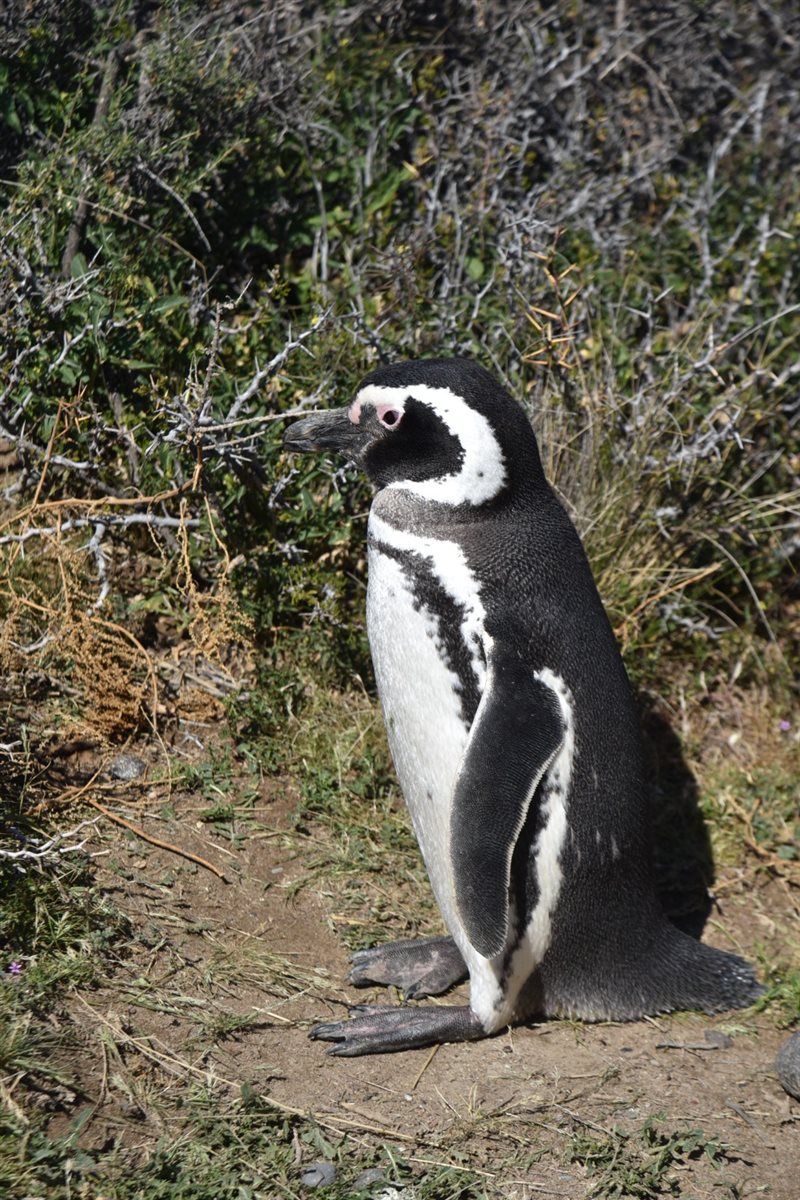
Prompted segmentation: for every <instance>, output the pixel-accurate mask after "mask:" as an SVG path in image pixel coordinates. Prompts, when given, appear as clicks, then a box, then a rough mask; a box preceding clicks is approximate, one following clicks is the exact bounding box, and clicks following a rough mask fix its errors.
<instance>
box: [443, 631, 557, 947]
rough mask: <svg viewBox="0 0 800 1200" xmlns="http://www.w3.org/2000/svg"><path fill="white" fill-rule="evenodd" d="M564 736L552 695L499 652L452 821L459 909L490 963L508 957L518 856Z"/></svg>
mask: <svg viewBox="0 0 800 1200" xmlns="http://www.w3.org/2000/svg"><path fill="white" fill-rule="evenodd" d="M564 735H565V728H564V721H563V717H562V713H561V707H560V705H559V701H558V698H557V697H556V695H555V693H554V692H553V690H552V688H550V687H549V686H548V685H547V684H546V683H545V682H543V680H542V679H541V678H537V676H536V674H535V672H534V670H533V668H532V667H531V666H530V664H526V663H524V662H521V661H520V660H519V659H518V658H516V657H514V656H513V655H511V654H509V653H503V652H502V651H497V650H493V651H492V653H491V654H490V656H489V662H488V671H487V678H486V686H485V688H484V691H483V696H482V697H481V702H480V704H479V706H478V711H477V712H476V714H475V720H474V721H473V724H472V728H471V730H470V735H469V741H468V742H467V747H466V750H465V751H464V758H463V760H462V762H461V768H460V770H459V773H458V778H457V779H456V785H455V793H454V796H453V805H452V809H451V814H450V847H451V849H450V854H451V861H452V865H453V879H454V884H455V894H456V902H457V904H458V909H459V912H460V914H461V918H462V920H463V922H464V928H465V930H466V933H467V936H468V937H469V940H470V942H471V943H472V945H473V946H474V947H475V949H476V950H477V951H478V953H479V954H483V955H484V956H485V957H486V958H493V957H495V956H496V955H498V954H502V953H503V951H504V950H505V946H506V938H507V934H508V888H509V880H510V875H511V856H512V854H513V852H514V846H515V845H516V842H517V838H518V837H519V834H520V831H521V830H522V827H523V825H524V823H525V819H526V817H527V815H528V810H529V808H530V805H531V801H532V800H533V797H534V793H535V792H536V789H537V787H538V786H539V783H540V781H541V779H542V776H543V775H544V773H545V771H546V770H547V768H548V767H549V765H550V763H551V762H552V761H553V759H554V757H555V755H556V754H557V753H558V751H559V749H560V747H561V745H562V742H563V740H564Z"/></svg>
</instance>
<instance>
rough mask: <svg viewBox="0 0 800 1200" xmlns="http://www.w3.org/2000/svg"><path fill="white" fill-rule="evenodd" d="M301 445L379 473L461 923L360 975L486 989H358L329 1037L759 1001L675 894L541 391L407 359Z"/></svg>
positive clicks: (390, 696) (404, 985) (387, 697)
mask: <svg viewBox="0 0 800 1200" xmlns="http://www.w3.org/2000/svg"><path fill="white" fill-rule="evenodd" d="M284 446H285V448H287V449H288V450H290V451H299V452H320V451H334V452H338V453H341V454H343V455H345V456H346V457H347V458H348V459H350V460H352V461H354V462H355V463H356V464H358V465H359V466H360V467H361V468H362V469H363V470H364V471H365V472H366V474H367V476H368V477H369V479H370V480H371V482H372V485H373V487H374V498H373V501H372V505H371V509H370V513H369V520H368V527H367V540H368V588H367V633H368V637H369V644H370V651H371V655H372V660H373V664H374V669H375V678H376V682H377V690H378V696H379V698H380V702H381V706H382V709H383V716H384V720H385V724H386V730H387V735H388V741H389V747H390V750H391V754H392V758H393V761H394V766H395V770H396V773H397V777H398V780H399V783H400V787H401V790H402V792H403V796H404V798H405V801H406V804H407V806H408V809H409V812H410V816H411V821H412V824H413V827H414V832H415V834H416V837H417V840H418V842H419V846H420V850H421V852H422V857H423V859H424V861H425V866H426V869H427V872H428V876H429V879H430V883H431V886H432V889H433V892H434V896H435V899H436V902H437V904H438V907H439V909H440V912H441V915H442V919H443V921H444V924H445V927H446V929H447V931H448V936H447V937H439V938H429V939H424V940H421V941H401V942H397V943H394V944H390V945H387V946H377V947H375V948H372V949H368V950H362V951H360V952H358V953H357V954H355V955H354V958H353V965H352V974H351V982H352V983H353V984H354V985H355V986H357V987H366V986H374V985H386V986H390V985H394V986H396V987H399V988H401V989H402V990H403V992H404V994H405V997H406V999H419V998H422V997H424V996H432V995H439V994H441V993H443V992H445V991H447V990H448V989H449V988H450V987H452V986H453V985H454V984H455V983H458V982H460V981H462V980H465V979H468V980H469V1005H468V1006H466V1005H458V1006H442V1005H437V1006H432V1005H431V1006H417V1005H414V1006H407V1005H406V1006H399V1007H398V1006H390V1005H367V1006H363V1005H362V1006H354V1008H353V1010H352V1011H353V1012H354V1014H355V1015H354V1016H352V1017H351V1018H349V1019H347V1020H344V1021H336V1022H329V1023H324V1024H320V1025H317V1026H315V1027H314V1028H313V1029H312V1031H311V1035H310V1036H311V1037H313V1038H317V1039H320V1040H323V1041H330V1042H332V1043H333V1046H332V1048H331V1049H330V1051H329V1052H330V1053H332V1054H335V1055H343V1056H353V1055H360V1054H372V1053H381V1052H387V1051H395V1050H405V1049H410V1048H414V1047H420V1046H426V1045H432V1044H435V1043H439V1042H453V1041H468V1040H473V1039H477V1038H483V1037H487V1036H489V1035H491V1034H494V1033H497V1032H498V1031H500V1030H503V1029H505V1028H507V1027H508V1026H510V1025H513V1024H515V1023H518V1022H524V1021H527V1020H530V1019H533V1018H547V1017H567V1018H573V1019H580V1020H584V1021H601V1020H633V1019H635V1018H639V1017H643V1016H646V1015H649V1014H656V1013H663V1012H667V1011H670V1010H675V1009H702V1010H706V1011H709V1012H714V1011H721V1010H725V1009H731V1008H738V1007H745V1006H747V1005H748V1004H750V1003H751V1002H752V1001H753V1000H755V999H756V997H757V996H758V995H759V994H760V990H761V989H760V988H759V985H758V983H757V980H756V978H755V975H754V973H753V971H752V969H751V968H750V966H749V965H748V964H747V963H746V962H745V961H744V960H742V959H741V958H738V957H737V956H735V955H733V954H729V953H726V952H724V951H722V950H719V949H715V948H713V947H711V946H707V945H703V944H701V943H699V942H697V941H695V940H693V939H692V938H691V937H689V936H688V935H686V934H684V933H682V932H680V931H679V930H678V929H677V928H676V927H675V926H673V925H672V924H671V923H670V922H669V921H668V920H667V918H666V916H665V915H664V913H663V911H662V909H661V907H660V904H659V901H658V899H657V896H656V892H655V888H654V883H653V870H652V863H651V845H650V833H649V829H648V820H647V811H646V810H647V803H646V798H645V784H644V772H643V761H642V758H643V756H642V746H641V735H640V729H639V722H638V715H637V710H636V706H635V702H634V698H633V694H632V691H631V687H630V684H629V682H628V678H627V675H626V672H625V668H624V666H623V663H622V657H621V655H620V651H619V648H618V646H617V643H616V640H615V637H614V634H613V631H612V629H611V626H610V624H609V621H608V618H607V616H606V613H605V610H604V608H603V605H602V602H601V600H600V596H599V594H598V591H597V588H596V586H595V583H594V579H593V576H592V573H591V569H590V567H589V564H588V561H587V558H586V555H585V552H584V550H583V547H582V544H581V542H580V539H579V537H578V534H577V532H576V530H575V528H574V526H573V525H572V522H571V521H570V519H569V517H568V515H567V513H566V512H565V510H564V509H563V507H562V506H561V504H560V502H559V501H558V499H557V498H556V495H555V493H554V492H553V490H552V488H551V487H550V485H549V484H548V482H547V480H546V478H545V475H544V471H543V469H542V463H541V459H540V455H539V450H538V446H537V443H536V439H535V436H534V433H533V430H532V427H531V425H530V422H529V420H528V418H527V416H526V415H525V412H524V410H523V409H522V407H521V406H520V405H519V404H518V403H517V402H516V401H515V400H514V399H513V398H512V397H511V396H510V395H509V393H508V392H507V391H506V390H505V389H504V388H503V387H502V386H501V385H500V384H499V383H498V382H497V381H496V380H495V379H494V378H493V376H492V375H490V374H489V373H488V372H487V371H485V370H484V369H483V368H482V367H480V366H479V365H478V364H476V363H474V362H473V361H471V360H467V359H463V358H454V359H447V358H436V359H429V360H420V361H413V362H403V363H398V364H394V365H389V366H382V367H379V368H378V369H377V370H374V371H372V372H371V373H370V374H369V375H368V376H367V377H366V378H365V379H364V381H363V383H362V385H361V387H360V388H359V390H358V392H357V394H356V396H355V399H354V400H353V401H352V403H351V404H350V405H349V406H348V407H345V408H341V409H337V410H329V411H325V412H318V413H314V414H311V415H309V416H307V417H305V418H303V419H302V420H300V421H297V422H296V423H294V424H292V425H291V426H289V427H288V428H287V430H286V432H285V435H284Z"/></svg>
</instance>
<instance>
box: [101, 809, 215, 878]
mask: <svg viewBox="0 0 800 1200" xmlns="http://www.w3.org/2000/svg"><path fill="white" fill-rule="evenodd" d="M84 803H86V804H91V805H92V807H93V808H96V809H97V811H98V812H101V813H102V814H103V816H104V817H108V819H109V821H114V822H115V824H117V825H122V826H123V828H125V829H129V830H130V831H131V833H135V834H136V836H137V837H140V838H142V840H143V841H145V842H149V843H150V845H151V846H158V847H159V849H161V850H169V851H171V853H172V854H179V855H180V856H181V858H188V859H189V861H190V862H194V863H197V865H198V866H200V867H205V868H206V870H207V871H211V872H213V874H214V875H216V876H217V878H218V879H222V880H223V881H225V882H227V880H225V875H224V873H223V872H222V871H220V869H219V867H215V866H214V864H213V863H210V862H209V861H208V859H205V858H201V857H200V855H199V854H193V853H192V851H191V850H184V848H183V847H182V846H174V845H173V844H172V842H165V841H162V839H161V838H157V837H153V836H152V835H151V834H149V833H145V831H144V830H143V829H141V828H140V827H139V826H138V825H134V824H133V822H132V821H129V820H127V818H126V817H120V816H118V815H117V813H113V812H112V811H111V809H110V808H106V806H105V805H104V804H101V803H100V801H99V800H93V799H92V798H91V796H85V797H84Z"/></svg>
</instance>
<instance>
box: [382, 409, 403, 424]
mask: <svg viewBox="0 0 800 1200" xmlns="http://www.w3.org/2000/svg"><path fill="white" fill-rule="evenodd" d="M402 415H403V414H402V413H401V412H400V410H399V409H397V408H391V407H390V406H389V405H388V404H379V405H378V420H379V421H380V423H381V425H385V426H386V428H387V429H393V428H394V427H395V425H398V424H399V423H400V418H401V417H402Z"/></svg>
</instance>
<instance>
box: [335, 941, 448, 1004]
mask: <svg viewBox="0 0 800 1200" xmlns="http://www.w3.org/2000/svg"><path fill="white" fill-rule="evenodd" d="M350 961H351V963H352V964H353V965H352V970H351V971H350V982H351V983H352V985H353V987H372V986H373V984H378V985H379V986H381V987H398V988H402V990H403V995H404V996H405V998H406V1000H417V999H419V998H420V997H422V996H440V995H441V994H442V992H446V991H448V989H449V988H451V987H452V986H453V985H454V984H456V983H461V982H462V980H464V979H466V978H467V976H468V974H469V972H468V971H467V965H466V963H465V962H464V959H463V958H462V957H461V951H460V950H459V948H458V946H457V945H456V944H455V942H454V941H453V939H452V938H450V937H432V938H406V939H405V940H403V941H400V942H388V943H385V944H384V945H382V946H371V947H370V949H368V950H356V952H355V954H354V955H353V957H352V958H351V960H350Z"/></svg>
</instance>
